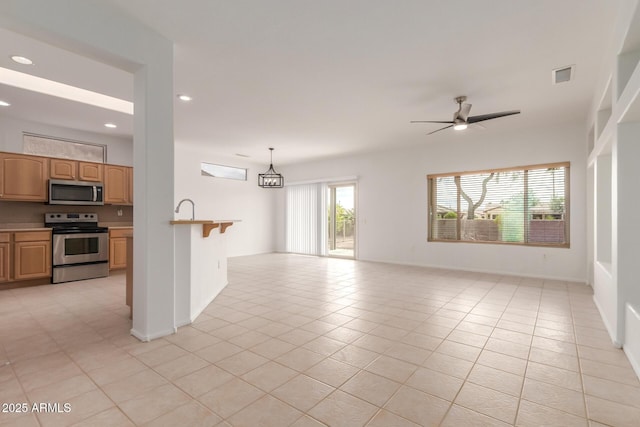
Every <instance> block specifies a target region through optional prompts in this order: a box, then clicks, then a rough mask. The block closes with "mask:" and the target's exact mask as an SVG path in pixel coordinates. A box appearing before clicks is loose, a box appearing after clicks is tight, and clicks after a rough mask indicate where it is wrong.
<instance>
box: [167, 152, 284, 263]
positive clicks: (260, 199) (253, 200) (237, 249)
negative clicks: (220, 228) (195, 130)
mask: <svg viewBox="0 0 640 427" xmlns="http://www.w3.org/2000/svg"><path fill="white" fill-rule="evenodd" d="M201 162H207V163H215V164H222V165H227V166H234V167H240V168H248V173H247V181H235V180H231V179H219V178H212V177H209V176H203V175H201V173H200V163H201ZM267 168H268V166H265V165H256V164H254V163H250V162H247V161H246V160H245V159H242V158H240V157H238V158H237V159H236V158H231V159H230V158H224V157H220V156H219V155H216V150H215V149H214V148H208V149H207V148H206V147H201V146H197V147H196V146H192V145H187V144H182V143H176V146H175V173H176V176H175V199H176V200H175V201H176V205H177V204H178V202H179V201H180V200H181V199H184V198H189V199H192V200H193V201H194V202H195V205H196V219H239V220H241V222H238V223H235V224H234V225H233V226H231V227H230V228H228V229H227V231H226V232H225V234H226V235H227V250H228V255H229V256H241V255H252V254H259V253H267V252H273V251H274V249H275V247H274V240H275V216H274V214H275V208H274V202H275V197H274V195H275V192H279V191H282V190H276V189H264V188H260V187H258V173H260V172H264V170H266V169H267ZM190 216H191V205H189V204H188V203H187V204H183V205H182V206H181V208H180V213H178V214H175V218H178V219H188V218H190Z"/></svg>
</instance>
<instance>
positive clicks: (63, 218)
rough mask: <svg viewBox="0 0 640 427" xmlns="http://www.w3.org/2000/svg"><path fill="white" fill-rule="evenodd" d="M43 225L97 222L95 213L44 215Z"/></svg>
mask: <svg viewBox="0 0 640 427" xmlns="http://www.w3.org/2000/svg"><path fill="white" fill-rule="evenodd" d="M44 222H45V223H49V224H52V223H74V222H95V223H97V222H98V214H96V213H46V214H44Z"/></svg>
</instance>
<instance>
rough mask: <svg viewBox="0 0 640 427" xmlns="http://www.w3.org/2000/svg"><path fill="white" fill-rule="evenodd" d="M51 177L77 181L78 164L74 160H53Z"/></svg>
mask: <svg viewBox="0 0 640 427" xmlns="http://www.w3.org/2000/svg"><path fill="white" fill-rule="evenodd" d="M50 167H51V171H50V174H49V176H50V177H51V178H54V179H77V178H76V177H77V176H78V171H77V169H78V163H77V162H75V161H73V160H66V159H51V160H50Z"/></svg>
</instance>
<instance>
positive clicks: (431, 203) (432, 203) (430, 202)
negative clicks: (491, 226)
mask: <svg viewBox="0 0 640 427" xmlns="http://www.w3.org/2000/svg"><path fill="white" fill-rule="evenodd" d="M559 167H563V168H565V172H564V194H565V196H564V235H565V240H566V242H564V243H544V242H526V241H525V242H504V241H500V240H495V241H494V240H462V239H461V233H460V229H461V220H462V215H461V213H462V210H461V207H460V203H458V206H457V208H456V214H457V217H456V237H457V238H456V239H436V238H434V237H433V219H434V215H435V217H437V210H438V203H437V200H434V197H435V196H437V192H435V191H432V187H433V185H434V183H436V184H435V185H437V181H436V179H437V178H454V179H456V177H458V178H459V177H461V176H465V175H479V174H487V173H489V174H490V173H502V172H514V171H518V172H524V171H529V170H539V169H550V168H559ZM525 175H526V174H525ZM570 177H571V162H569V161H567V162H556V163H542V164H535V165H525V166H513V167H507V168H496V169H483V170H474V171H464V172H447V173H436V174H428V175H427V241H428V242H439V243H440V242H442V243H477V244H494V245H516V246H533V247H552V248H567V249H568V248H570V247H571V235H570V229H571V212H570V205H571V198H570V195H571V191H570V189H571V181H570ZM525 183H526V180H525ZM525 185H526V184H525ZM459 198H460V196H459V195H458V199H459ZM434 207H435V212H434Z"/></svg>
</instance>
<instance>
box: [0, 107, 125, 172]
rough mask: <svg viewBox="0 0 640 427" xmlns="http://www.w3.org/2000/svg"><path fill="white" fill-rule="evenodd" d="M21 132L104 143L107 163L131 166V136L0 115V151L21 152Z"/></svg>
mask: <svg viewBox="0 0 640 427" xmlns="http://www.w3.org/2000/svg"><path fill="white" fill-rule="evenodd" d="M23 132H29V133H34V134H37V135H43V136H51V137H54V138H64V139H71V140H74V141H81V142H90V143H93V144H102V145H106V146H107V163H111V164H114V165H124V166H133V141H132V139H131V138H124V137H122V138H119V137H114V136H109V135H104V134H100V133H93V132H85V131H81V130H76V129H69V128H63V127H59V126H53V125H48V124H44V123H38V122H34V121H27V120H20V119H15V118H12V117H2V116H0V151H7V152H9V153H22V152H23V151H22V133H23Z"/></svg>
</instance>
